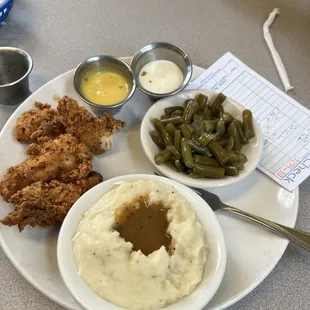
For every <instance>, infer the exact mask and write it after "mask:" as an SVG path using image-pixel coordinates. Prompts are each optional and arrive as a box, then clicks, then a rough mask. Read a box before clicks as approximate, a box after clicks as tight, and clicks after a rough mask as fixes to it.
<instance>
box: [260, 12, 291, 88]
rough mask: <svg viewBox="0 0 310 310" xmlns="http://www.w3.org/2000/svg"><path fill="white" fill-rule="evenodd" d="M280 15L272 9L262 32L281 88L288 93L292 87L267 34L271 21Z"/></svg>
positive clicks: (268, 33) (269, 35)
mask: <svg viewBox="0 0 310 310" xmlns="http://www.w3.org/2000/svg"><path fill="white" fill-rule="evenodd" d="M277 15H280V10H279V9H274V10H273V11H272V12H271V13H270V14H269V17H268V19H267V20H266V21H265V23H264V26H263V31H264V39H265V41H266V43H267V45H268V47H269V50H270V53H271V55H272V58H273V60H274V63H275V65H276V67H277V69H278V72H279V75H280V78H281V80H282V83H283V86H284V89H285V91H289V90H291V89H293V88H294V87H293V86H292V85H291V83H290V81H289V79H288V76H287V73H286V70H285V68H284V65H283V63H282V60H281V58H280V55H279V53H278V52H277V50H276V48H275V47H274V44H273V41H272V37H271V34H270V32H269V27H270V26H271V24H272V23H273V21H274V20H275V18H276V16H277Z"/></svg>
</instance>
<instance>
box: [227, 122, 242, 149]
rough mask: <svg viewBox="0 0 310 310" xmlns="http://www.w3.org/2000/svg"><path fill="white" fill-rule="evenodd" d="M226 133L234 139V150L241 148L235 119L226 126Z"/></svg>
mask: <svg viewBox="0 0 310 310" xmlns="http://www.w3.org/2000/svg"><path fill="white" fill-rule="evenodd" d="M227 133H228V136H229V137H232V138H233V139H234V150H240V149H241V143H240V136H239V131H238V128H237V125H236V122H235V121H233V122H232V123H231V124H230V125H229V126H228V130H227Z"/></svg>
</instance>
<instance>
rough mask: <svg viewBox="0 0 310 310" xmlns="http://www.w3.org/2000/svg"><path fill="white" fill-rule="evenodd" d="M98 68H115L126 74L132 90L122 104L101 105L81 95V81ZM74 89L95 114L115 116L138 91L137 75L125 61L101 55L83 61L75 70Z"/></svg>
mask: <svg viewBox="0 0 310 310" xmlns="http://www.w3.org/2000/svg"><path fill="white" fill-rule="evenodd" d="M97 67H107V68H111V67H113V68H115V69H117V70H120V71H121V72H123V73H124V75H125V76H126V77H127V78H128V80H129V81H130V82H131V89H130V92H129V94H128V96H127V97H126V98H125V99H124V100H123V101H121V102H118V103H116V104H113V105H100V104H96V103H93V102H91V101H89V100H87V99H86V98H85V97H84V96H83V95H82V93H81V89H80V86H81V80H82V78H83V77H84V76H85V74H86V73H87V72H89V71H90V70H92V69H94V68H97ZM73 87H74V90H75V91H76V93H77V94H78V96H79V97H80V98H81V99H82V100H83V101H84V102H85V103H87V104H88V105H89V106H90V107H91V108H92V109H93V110H94V112H95V113H97V114H103V113H104V112H108V113H111V114H115V113H117V112H119V111H120V109H121V108H122V106H123V105H124V104H125V103H126V102H128V101H129V99H130V98H131V97H132V96H133V94H134V92H135V90H136V78H135V75H134V73H133V71H132V69H131V68H130V66H129V65H128V64H127V63H126V62H125V61H123V60H121V59H119V58H116V57H113V56H107V55H99V56H93V57H90V58H88V59H86V60H85V61H83V62H82V63H81V64H80V65H79V66H78V67H77V68H76V70H75V72H74V76H73Z"/></svg>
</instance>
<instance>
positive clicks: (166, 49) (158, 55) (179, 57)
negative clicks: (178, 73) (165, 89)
mask: <svg viewBox="0 0 310 310" xmlns="http://www.w3.org/2000/svg"><path fill="white" fill-rule="evenodd" d="M154 60H169V61H171V62H174V63H175V64H176V65H178V66H179V67H180V69H181V70H182V73H183V82H182V84H181V85H180V87H179V88H177V89H176V90H174V91H172V92H170V93H165V94H156V93H152V92H150V91H148V90H146V89H145V88H144V87H142V85H141V83H140V80H139V73H140V71H141V69H142V68H143V66H144V65H146V64H147V63H149V62H151V61H154ZM130 66H131V68H132V70H133V71H134V73H135V76H136V79H137V86H138V88H139V90H141V91H142V92H144V93H145V94H147V95H148V96H149V97H150V98H151V99H152V100H158V99H160V98H163V97H167V96H172V95H175V94H177V93H178V92H180V91H181V90H183V89H184V88H185V87H186V85H187V84H188V83H189V81H190V79H191V77H192V73H193V66H192V61H191V59H190V58H189V56H188V54H187V53H186V52H185V51H184V50H183V49H182V48H180V47H179V46H177V45H174V44H171V43H165V42H156V43H151V44H148V45H146V46H144V47H142V48H141V49H140V50H139V51H138V52H136V53H135V55H134V56H133V58H132V61H131V64H130Z"/></svg>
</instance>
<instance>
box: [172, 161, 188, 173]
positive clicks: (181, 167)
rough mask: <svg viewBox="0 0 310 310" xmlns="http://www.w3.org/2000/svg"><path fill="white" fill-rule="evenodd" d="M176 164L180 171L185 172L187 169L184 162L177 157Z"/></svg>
mask: <svg viewBox="0 0 310 310" xmlns="http://www.w3.org/2000/svg"><path fill="white" fill-rule="evenodd" d="M174 165H175V166H176V168H177V169H178V171H179V172H183V171H184V170H185V167H184V165H183V164H182V162H181V161H180V160H179V159H177V160H176V161H175V162H174Z"/></svg>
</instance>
